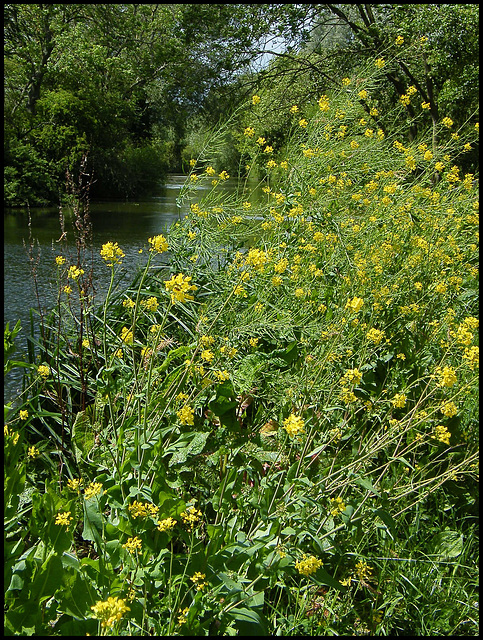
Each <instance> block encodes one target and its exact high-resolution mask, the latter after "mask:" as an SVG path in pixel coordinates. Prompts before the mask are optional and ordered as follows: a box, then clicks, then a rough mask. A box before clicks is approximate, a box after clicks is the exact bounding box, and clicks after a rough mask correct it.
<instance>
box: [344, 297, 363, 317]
mask: <svg viewBox="0 0 483 640" xmlns="http://www.w3.org/2000/svg"><path fill="white" fill-rule="evenodd" d="M363 304H364V300H363V299H362V298H357V297H354V298H352V300H348V301H347V304H346V305H345V308H346V309H349V311H351V312H352V313H358V312H359V311H360V310H361V309H362V305H363Z"/></svg>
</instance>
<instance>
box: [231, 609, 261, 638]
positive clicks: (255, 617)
mask: <svg viewBox="0 0 483 640" xmlns="http://www.w3.org/2000/svg"><path fill="white" fill-rule="evenodd" d="M226 616H227V617H228V618H231V619H232V620H233V621H234V623H235V627H236V628H237V630H238V632H239V635H242V636H266V635H268V631H267V623H266V621H265V619H264V617H262V616H261V615H260V614H259V613H257V612H256V611H253V610H251V609H246V608H244V607H240V608H239V609H238V608H237V609H232V610H231V611H228V612H227V613H226Z"/></svg>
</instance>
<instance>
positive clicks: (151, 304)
mask: <svg viewBox="0 0 483 640" xmlns="http://www.w3.org/2000/svg"><path fill="white" fill-rule="evenodd" d="M141 304H142V305H143V307H144V308H145V309H146V311H151V312H154V311H157V310H158V301H157V299H156V298H155V297H154V296H151V298H148V299H147V300H143V301H142V302H141Z"/></svg>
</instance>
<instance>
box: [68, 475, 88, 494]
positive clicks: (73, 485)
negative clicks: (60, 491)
mask: <svg viewBox="0 0 483 640" xmlns="http://www.w3.org/2000/svg"><path fill="white" fill-rule="evenodd" d="M83 482H84V480H83V479H82V478H72V479H69V480H67V486H68V487H69V489H70V490H71V491H77V492H79V491H80V486H81V484H83Z"/></svg>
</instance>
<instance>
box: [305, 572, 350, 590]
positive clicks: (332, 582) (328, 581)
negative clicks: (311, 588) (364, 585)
mask: <svg viewBox="0 0 483 640" xmlns="http://www.w3.org/2000/svg"><path fill="white" fill-rule="evenodd" d="M312 580H313V581H314V582H315V583H317V584H325V585H327V586H328V587H333V588H334V589H337V590H338V591H341V592H345V591H347V589H346V588H345V587H343V586H342V585H341V583H340V582H339V581H338V580H336V579H335V578H333V577H332V576H331V575H330V574H329V573H327V571H326V570H325V569H324V567H319V568H318V569H317V572H316V573H315V574H314V575H313V576H312Z"/></svg>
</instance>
